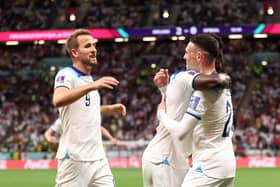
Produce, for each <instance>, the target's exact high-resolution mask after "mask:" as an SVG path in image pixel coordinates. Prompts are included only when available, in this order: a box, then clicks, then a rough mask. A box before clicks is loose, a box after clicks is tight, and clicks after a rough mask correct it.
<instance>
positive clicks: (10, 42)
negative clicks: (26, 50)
mask: <svg viewBox="0 0 280 187" xmlns="http://www.w3.org/2000/svg"><path fill="white" fill-rule="evenodd" d="M18 44H19V42H18V41H7V42H6V45H18Z"/></svg>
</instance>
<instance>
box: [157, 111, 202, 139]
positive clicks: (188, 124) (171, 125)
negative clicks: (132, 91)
mask: <svg viewBox="0 0 280 187" xmlns="http://www.w3.org/2000/svg"><path fill="white" fill-rule="evenodd" d="M157 116H158V119H159V121H160V123H161V124H163V126H164V127H165V128H166V129H167V130H168V131H169V133H170V134H171V136H173V137H175V138H178V139H180V140H181V139H183V138H184V137H185V135H187V134H188V133H189V132H191V131H192V130H193V129H194V127H195V125H196V124H197V123H198V121H199V119H198V118H196V117H194V116H193V115H191V114H189V113H185V115H184V117H183V119H182V120H181V121H176V120H173V119H171V118H170V117H169V116H168V115H167V114H166V113H165V111H164V110H158V112H157Z"/></svg>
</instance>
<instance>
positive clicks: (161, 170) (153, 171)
mask: <svg viewBox="0 0 280 187" xmlns="http://www.w3.org/2000/svg"><path fill="white" fill-rule="evenodd" d="M142 172H143V184H144V187H171V186H172V187H180V186H181V184H182V182H183V180H184V177H185V175H186V173H187V170H181V169H174V168H172V167H170V166H169V165H166V164H162V163H159V164H154V163H152V162H149V161H142Z"/></svg>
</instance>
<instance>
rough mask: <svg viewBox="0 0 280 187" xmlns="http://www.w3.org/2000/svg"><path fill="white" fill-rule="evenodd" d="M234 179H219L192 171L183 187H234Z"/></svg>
mask: <svg viewBox="0 0 280 187" xmlns="http://www.w3.org/2000/svg"><path fill="white" fill-rule="evenodd" d="M233 182H234V178H225V179H218V178H213V177H209V176H207V175H205V174H204V173H202V172H198V171H195V170H194V169H190V170H189V172H188V174H187V175H186V177H185V179H184V182H183V184H182V187H233Z"/></svg>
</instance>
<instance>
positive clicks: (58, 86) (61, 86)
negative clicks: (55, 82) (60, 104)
mask: <svg viewBox="0 0 280 187" xmlns="http://www.w3.org/2000/svg"><path fill="white" fill-rule="evenodd" d="M61 87H64V88H67V89H69V90H70V88H68V87H67V86H64V85H60V86H57V87H55V89H56V88H61Z"/></svg>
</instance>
